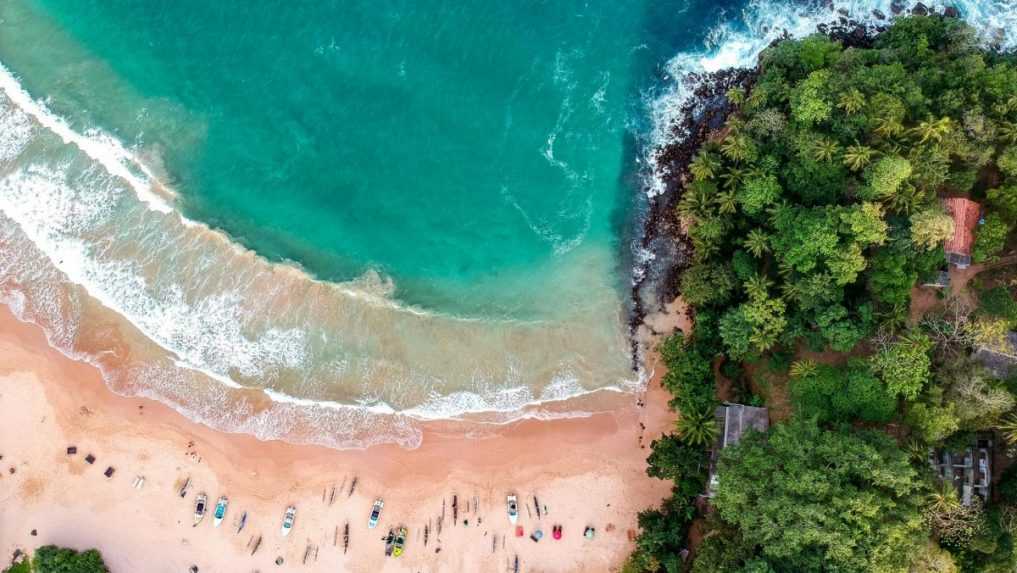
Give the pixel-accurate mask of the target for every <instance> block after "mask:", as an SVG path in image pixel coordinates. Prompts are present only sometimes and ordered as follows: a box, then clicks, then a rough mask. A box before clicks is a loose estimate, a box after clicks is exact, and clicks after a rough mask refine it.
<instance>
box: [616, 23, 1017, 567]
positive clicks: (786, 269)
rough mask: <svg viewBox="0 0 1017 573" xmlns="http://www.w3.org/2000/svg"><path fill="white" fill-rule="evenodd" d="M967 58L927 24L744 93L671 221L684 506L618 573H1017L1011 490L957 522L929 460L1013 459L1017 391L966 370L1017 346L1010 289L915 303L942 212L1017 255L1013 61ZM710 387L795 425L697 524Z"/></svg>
mask: <svg viewBox="0 0 1017 573" xmlns="http://www.w3.org/2000/svg"><path fill="white" fill-rule="evenodd" d="M974 37H975V36H974V34H973V33H972V32H971V30H970V29H969V28H967V27H966V26H965V25H964V24H963V23H962V22H960V21H958V20H953V19H945V18H940V17H919V16H915V17H909V18H904V19H900V20H898V21H896V23H895V24H894V25H893V26H892V27H891V28H889V29H888V30H886V31H885V32H883V33H882V34H880V35H879V36H878V37H877V38H876V40H875V42H874V44H873V45H872V47H871V48H858V47H844V46H843V45H841V44H839V43H837V42H835V41H832V40H830V39H829V38H827V37H824V36H821V35H817V36H813V37H810V38H806V39H804V40H799V41H790V40H788V41H783V42H781V43H779V44H776V45H774V46H772V47H770V48H769V49H768V50H766V51H765V52H764V54H763V55H762V57H761V59H760V74H759V76H758V77H757V78H756V80H755V83H754V85H752V86H751V88H750V89H746V90H742V89H736V90H732V92H731V93H729V99H730V100H731V102H733V103H734V104H735V105H736V106H737V109H736V111H735V112H734V113H732V114H731V115H730V116H729V117H728V119H727V122H726V125H725V126H724V128H723V129H719V130H717V131H716V132H715V133H714V134H713V135H712V136H711V137H710V138H709V139H708V140H707V141H706V143H704V144H703V145H702V146H701V148H700V150H699V152H698V154H697V156H696V157H695V158H694V160H693V161H692V163H691V165H690V168H689V174H690V181H689V183H688V184H687V185H686V186H685V189H684V191H683V195H682V198H681V201H680V204H679V206H678V213H679V216H680V217H682V218H683V219H684V221H685V222H686V223H687V227H688V234H689V239H690V241H691V243H692V245H693V248H694V250H695V256H694V261H693V264H692V265H691V267H690V268H689V269H688V270H687V271H686V272H685V273H684V275H683V277H682V279H681V282H680V285H679V286H680V289H681V292H682V294H683V296H684V297H685V299H686V301H687V302H689V303H690V304H691V305H692V306H694V307H695V310H696V315H695V316H696V322H695V328H694V332H693V333H692V334H691V335H689V336H682V335H680V334H679V335H675V336H673V337H671V338H670V339H668V340H667V341H666V342H665V343H664V344H663V346H662V348H661V353H662V356H663V358H664V361H665V363H666V365H667V367H668V369H669V370H668V374H667V376H666V377H665V379H664V385H665V387H666V388H668V390H670V391H671V392H672V394H673V395H674V399H673V400H672V402H671V406H672V407H673V408H674V409H675V410H676V411H677V412H678V415H679V416H678V418H679V421H678V423H677V425H676V428H675V431H674V434H672V435H669V436H666V437H664V438H662V439H661V440H658V441H656V442H654V443H653V453H652V454H651V456H650V459H649V464H650V467H649V469H648V472H649V474H650V475H651V476H653V477H657V478H660V479H668V480H672V481H673V482H674V484H675V485H674V489H673V497H672V498H671V499H669V500H668V501H667V502H665V503H664V505H663V506H662V507H661V508H660V509H658V510H653V511H648V512H646V513H644V514H643V515H642V516H641V517H640V527H641V528H642V531H641V534H640V537H639V539H638V541H637V548H636V551H635V553H634V554H633V556H632V557H631V559H630V560H629V562H628V563H627V565H626V569H625V571H627V572H629V573H639V572H643V573H650V572H653V573H656V572H664V571H666V572H668V573H676V572H678V571H695V572H710V573H715V572H759V573H762V572H785V571H788V572H790V571H795V572H800V571H802V572H808V571H839V572H859V573H861V572H870V571H876V572H887V573H890V572H902V573H903V572H915V573H917V572H933V571H935V572H950V571H965V572H966V571H977V572H1003V571H1012V570H1014V568H1015V567H1017V551H1015V548H1014V536H1015V534H1017V470H1013V469H1010V470H1007V472H1006V473H1005V475H1004V478H1003V480H1002V481H1001V483H999V484H998V489H997V491H998V493H999V500H998V501H995V502H992V503H989V504H982V503H980V502H979V501H978V499H977V497H976V498H975V501H973V502H972V503H963V502H962V500H961V499H960V498H959V497H958V494H957V491H956V489H955V488H954V487H953V486H952V485H949V484H942V483H940V482H939V479H938V478H937V477H936V476H935V475H934V473H933V471H932V469H931V467H930V465H929V455H930V451H931V450H934V449H936V448H946V449H950V450H952V451H956V450H961V449H964V448H966V447H968V446H969V445H970V444H971V443H972V441H973V440H975V439H976V438H977V437H986V436H988V437H993V436H994V437H995V441H996V442H997V444H998V447H1000V448H1001V449H1002V448H1005V446H1006V444H1007V443H1009V444H1011V445H1013V444H1015V443H1017V411H1015V408H1017V398H1015V392H1017V377H1014V379H1011V380H999V379H996V378H994V377H993V375H992V372H991V371H990V370H988V369H986V368H984V367H983V366H982V365H981V364H980V363H979V362H978V360H977V359H976V358H975V357H974V356H973V355H974V352H975V350H977V349H978V348H984V347H988V348H1002V344H1003V341H1004V335H1005V334H1006V333H1007V331H1009V330H1011V329H1013V328H1015V327H1017V300H1015V297H1014V287H1015V286H1017V280H1015V275H1014V270H1015V269H1014V268H1013V266H1012V265H1010V266H1003V267H999V268H1000V269H1001V270H1000V271H998V272H997V271H993V272H992V273H985V277H987V278H984V279H983V277H982V275H979V276H978V277H976V279H975V280H973V281H972V282H971V283H970V284H968V285H965V284H963V283H961V284H959V285H957V286H956V290H948V291H943V292H941V293H940V296H934V297H930V296H928V295H930V294H931V293H926V296H925V297H924V300H916V301H912V293H913V292H914V288H915V287H916V285H917V284H919V279H920V278H923V277H924V276H926V275H929V274H931V273H933V272H936V271H939V270H940V269H944V268H945V260H944V253H943V249H942V245H943V242H944V241H945V240H946V239H947V238H949V237H951V236H952V235H953V233H954V222H953V219H952V218H951V217H950V216H949V215H947V214H946V213H945V212H944V210H943V209H942V207H941V206H940V199H941V198H943V197H958V196H962V197H969V198H971V199H972V200H974V201H976V202H978V203H980V204H981V205H982V207H983V216H984V221H983V222H982V223H981V224H979V225H978V226H977V227H976V229H975V243H974V247H973V252H972V258H973V260H974V261H975V262H976V263H978V262H991V261H1000V264H1001V265H1004V264H1005V263H1007V262H1008V261H1009V259H1006V260H1003V257H1005V256H1006V255H1007V254H1008V253H1009V252H1010V250H1011V249H1012V246H1013V240H1014V233H1013V231H1014V225H1015V223H1017V59H1015V58H1014V57H1013V56H1007V55H1001V54H996V53H990V52H986V51H984V50H982V49H980V48H979V47H978V46H977V44H976V43H975V40H974ZM975 270H976V271H977V270H979V269H975ZM990 275H991V276H990ZM715 372H719V373H723V374H724V376H725V377H727V378H729V379H732V380H733V379H734V378H739V377H740V378H741V381H740V384H741V385H742V386H745V387H746V388H751V389H755V390H756V391H758V392H759V393H760V395H758V396H751V397H750V396H745V397H744V400H745V401H752V402H755V403H759V402H764V401H766V400H771V401H772V400H774V396H785V398H784V399H783V401H778V402H776V403H773V404H769V403H768V404H766V405H768V406H771V414H772V413H773V411H774V410H776V409H780V410H781V416H780V419H779V420H772V422H773V423H772V424H771V427H770V430H769V431H768V432H767V433H765V434H760V433H754V432H750V433H749V434H747V435H746V436H745V437H743V438H742V440H741V442H740V443H738V444H737V445H735V446H731V447H728V448H726V449H724V450H723V451H722V452H713V453H712V455H715V456H716V459H717V466H716V482H715V483H714V487H713V488H711V489H712V491H713V493H714V495H713V497H712V498H710V500H709V504H710V505H711V506H712V507H713V509H714V510H715V511H713V512H711V513H709V514H704V513H703V512H701V511H700V510H699V509H697V508H699V507H702V506H703V504H702V503H699V504H697V503H696V498H697V497H698V496H700V495H703V494H704V493H705V491H706V485H707V472H708V466H709V463H710V462H709V460H710V456H711V453H710V451H711V450H713V448H714V442H715V436H716V435H717V432H718V431H719V430H722V429H719V428H717V427H716V422H715V421H714V418H713V415H712V414H713V410H714V408H715V407H716V405H717V404H718V401H717V399H716V391H717V390H716V381H715ZM784 418H787V419H786V420H784ZM782 420H783V421H782ZM1007 455H1010V454H1009V453H1008V454H1007ZM1014 455H1015V457H1017V451H1015V452H1014ZM996 458H997V459H1005V456H996ZM994 463H995V462H994ZM1012 467H1013V466H1012ZM697 520H699V521H698V523H696V524H695V528H696V531H697V534H696V536H695V538H696V539H697V542H696V543H694V544H692V546H690V544H689V542H688V540H687V535H688V532H689V531H690V529H691V528H693V526H694V522H696V521H697ZM685 549H690V550H691V553H690V556H689V558H688V559H684V558H683V555H685V553H684V551H683V550H685Z"/></svg>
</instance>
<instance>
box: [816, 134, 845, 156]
mask: <svg viewBox="0 0 1017 573" xmlns="http://www.w3.org/2000/svg"><path fill="white" fill-rule="evenodd" d="M838 151H840V146H839V145H837V142H836V141H833V140H831V139H825V138H824V139H820V140H818V141H816V142H815V143H813V144H812V157H813V158H815V160H816V161H833V156H834V155H837V152H838Z"/></svg>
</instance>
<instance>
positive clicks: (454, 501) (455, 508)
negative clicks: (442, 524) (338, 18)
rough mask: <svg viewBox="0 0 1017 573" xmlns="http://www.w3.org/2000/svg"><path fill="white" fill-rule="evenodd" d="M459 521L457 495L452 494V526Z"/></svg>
mask: <svg viewBox="0 0 1017 573" xmlns="http://www.w3.org/2000/svg"><path fill="white" fill-rule="evenodd" d="M458 521H459V496H458V495H453V496H452V526H453V527H454V526H455V524H456V523H458Z"/></svg>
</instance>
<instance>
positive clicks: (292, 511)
mask: <svg viewBox="0 0 1017 573" xmlns="http://www.w3.org/2000/svg"><path fill="white" fill-rule="evenodd" d="M296 518H297V508H295V507H293V506H292V505H291V506H289V507H287V508H286V514H285V515H284V516H283V523H282V536H283V537H286V536H287V535H289V534H290V531H291V530H292V529H293V521H294V520H296Z"/></svg>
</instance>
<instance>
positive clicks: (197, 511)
mask: <svg viewBox="0 0 1017 573" xmlns="http://www.w3.org/2000/svg"><path fill="white" fill-rule="evenodd" d="M190 484H191V480H190V479H188V480H187V481H186V482H185V483H184V486H183V487H182V488H181V489H180V497H186V496H187V490H188V488H189V487H190ZM505 502H506V507H507V511H508V519H509V522H511V523H512V524H513V525H515V523H516V522H517V521H518V520H519V500H518V498H517V497H516V496H515V495H514V494H509V495H508V496H507V497H506V500H505ZM229 504H230V500H229V498H228V497H226V496H225V495H223V496H219V499H218V500H217V501H216V503H215V508H214V509H213V510H212V521H213V524H214V525H215V527H219V526H220V525H221V524H222V522H223V520H224V519H226V511H227V510H228V509H229ZM384 508H385V501H384V500H383V499H381V498H379V499H376V500H374V503H373V504H372V505H371V514H370V516H369V517H368V519H367V527H368V528H370V529H374V528H376V527H377V526H378V522H379V521H381V512H382V510H383V509H384ZM207 513H208V495H206V494H205V492H200V493H198V495H197V496H196V498H195V501H194V527H197V526H198V524H200V523H201V522H202V521H204V519H205V515H206V514H207ZM296 518H297V508H296V507H295V506H292V505H291V506H289V507H287V508H286V512H285V513H284V514H283V521H282V528H281V530H280V533H281V534H282V536H283V537H286V536H287V535H289V534H290V531H292V530H293V523H294V522H295V521H296ZM246 524H247V512H246V511H245V512H244V513H243V514H241V516H240V520H239V522H238V525H237V533H240V531H241V530H243V528H244V526H245V525H246ZM559 528H560V526H556V530H555V532H554V533H555V539H559V538H560V536H561V530H560V529H559ZM407 533H408V529H407V528H406V526H405V525H400V526H397V527H393V528H390V529H389V530H388V535H386V536H385V537H384V538H383V539H384V540H385V555H387V556H391V557H399V556H401V555H402V554H403V551H404V549H405V547H406V537H407Z"/></svg>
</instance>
